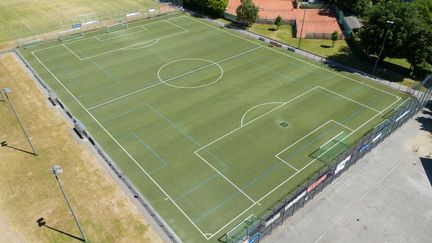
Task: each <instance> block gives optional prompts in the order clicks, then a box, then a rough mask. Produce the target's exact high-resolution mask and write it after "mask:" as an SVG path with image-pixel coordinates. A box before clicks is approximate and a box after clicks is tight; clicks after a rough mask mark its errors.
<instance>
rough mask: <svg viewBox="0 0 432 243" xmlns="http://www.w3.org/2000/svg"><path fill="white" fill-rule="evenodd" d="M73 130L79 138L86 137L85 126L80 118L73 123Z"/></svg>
mask: <svg viewBox="0 0 432 243" xmlns="http://www.w3.org/2000/svg"><path fill="white" fill-rule="evenodd" d="M74 130H75V132H76V133H78V135H79V136H80V137H81V138H86V137H88V135H87V128H86V127H85V126H84V124H82V122H81V121H80V120H76V121H75V123H74Z"/></svg>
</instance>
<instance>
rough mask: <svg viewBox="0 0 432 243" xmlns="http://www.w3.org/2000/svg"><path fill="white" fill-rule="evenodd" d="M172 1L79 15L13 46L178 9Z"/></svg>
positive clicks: (29, 44) (150, 16) (20, 39)
mask: <svg viewBox="0 0 432 243" xmlns="http://www.w3.org/2000/svg"><path fill="white" fill-rule="evenodd" d="M173 2H174V3H167V4H160V5H158V6H157V8H142V9H140V8H135V9H128V10H126V9H122V10H117V11H114V12H111V13H110V14H104V15H100V14H85V15H80V16H78V17H77V18H76V19H75V20H70V21H66V22H65V23H63V25H62V27H58V28H57V29H56V30H55V31H51V32H47V33H42V34H34V35H31V36H29V37H23V38H18V39H16V45H15V46H17V47H23V48H26V47H32V46H35V45H39V44H42V43H46V42H51V41H56V40H59V39H60V38H61V33H65V32H80V33H86V32H90V31H96V30H100V29H103V28H106V27H107V26H110V25H113V24H117V23H122V22H126V23H127V22H133V21H138V20H142V19H148V18H152V17H156V16H160V15H165V14H169V13H174V12H178V11H180V8H178V6H181V5H177V4H176V3H177V2H179V1H173Z"/></svg>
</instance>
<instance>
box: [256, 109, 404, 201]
mask: <svg viewBox="0 0 432 243" xmlns="http://www.w3.org/2000/svg"><path fill="white" fill-rule="evenodd" d="M398 101H399V100H396V101H394V102H393V103H391V104H390V105H389V106H387V108H385V109H384V110H382V111H381V112H379V113H378V114H375V115H374V116H373V117H372V118H370V119H369V120H367V121H366V122H365V123H363V124H362V125H360V126H359V127H357V128H356V129H355V130H353V131H352V132H351V133H349V134H348V135H346V136H345V137H344V138H343V139H346V138H348V137H350V136H351V135H352V134H354V133H355V132H356V131H358V130H360V129H361V128H362V127H364V126H365V125H366V124H368V123H369V122H370V121H372V120H373V119H375V118H376V117H377V116H379V115H381V114H382V113H383V112H384V111H385V110H387V109H388V108H390V107H392V106H393V105H394V104H395V103H396V102H398ZM336 145H337V144H335V145H334V146H336ZM334 146H332V147H330V148H329V149H328V150H326V151H325V152H324V153H322V154H321V155H320V156H318V157H317V158H315V159H313V160H312V161H311V162H310V163H309V164H307V165H306V166H305V167H303V168H302V169H300V170H299V171H298V172H297V173H299V172H301V171H302V170H303V169H304V168H306V167H308V166H309V165H310V164H312V163H313V162H315V161H316V160H317V159H319V158H320V157H321V156H322V155H324V154H326V153H327V152H328V151H330V150H331V149H332V148H333V147H334ZM297 173H296V174H297ZM296 174H294V175H296ZM294 175H292V176H291V177H290V178H288V179H287V180H285V181H283V182H282V183H281V184H279V185H278V186H277V187H275V188H274V189H273V190H271V191H270V192H268V193H267V194H266V195H264V196H263V197H262V198H260V199H258V201H257V203H259V202H260V201H262V200H263V199H264V198H266V197H267V196H268V195H270V194H271V193H273V192H274V191H275V190H277V189H278V188H279V187H281V186H282V185H283V184H285V183H286V182H287V181H289V180H290V179H291V178H292V177H293V176H294Z"/></svg>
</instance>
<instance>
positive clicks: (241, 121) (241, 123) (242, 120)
mask: <svg viewBox="0 0 432 243" xmlns="http://www.w3.org/2000/svg"><path fill="white" fill-rule="evenodd" d="M282 103H284V102H282V101H281V102H277V101H275V102H267V103H262V104H259V105H256V106H254V107H252V108H250V109H249V110H247V111H246V112H245V113H244V114H243V116H242V118H241V120H240V126H243V123H244V119H245V118H246V115H247V113H248V112H250V111H252V110H253V109H255V108H258V107H260V106H264V105H271V104H282Z"/></svg>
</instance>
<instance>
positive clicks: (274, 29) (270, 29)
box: [267, 27, 277, 31]
mask: <svg viewBox="0 0 432 243" xmlns="http://www.w3.org/2000/svg"><path fill="white" fill-rule="evenodd" d="M267 30H269V31H276V30H277V29H276V28H273V27H270V28H268V29H267Z"/></svg>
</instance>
